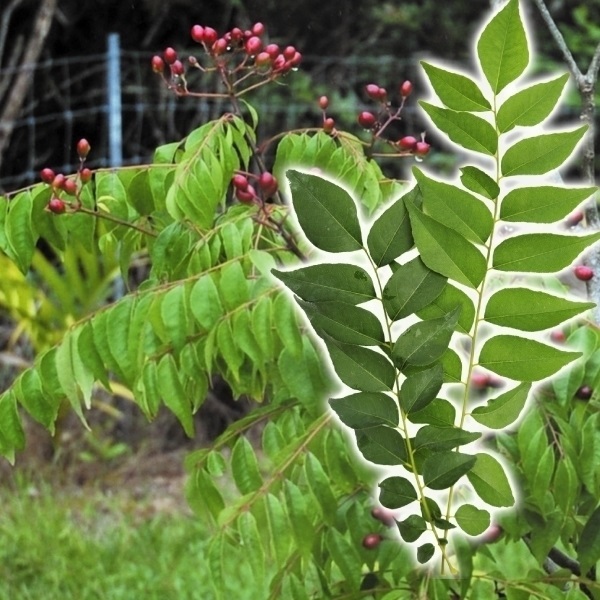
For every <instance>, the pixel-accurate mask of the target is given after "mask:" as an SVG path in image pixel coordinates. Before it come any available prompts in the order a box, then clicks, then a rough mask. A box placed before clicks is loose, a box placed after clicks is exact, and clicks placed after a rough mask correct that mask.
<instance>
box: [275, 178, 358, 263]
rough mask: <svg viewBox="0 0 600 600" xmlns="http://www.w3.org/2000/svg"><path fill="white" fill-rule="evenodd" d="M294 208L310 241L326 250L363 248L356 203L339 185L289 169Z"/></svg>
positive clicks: (338, 250)
mask: <svg viewBox="0 0 600 600" xmlns="http://www.w3.org/2000/svg"><path fill="white" fill-rule="evenodd" d="M286 174H287V177H288V179H289V182H290V189H291V192H292V202H293V204H294V210H295V213H296V216H297V218H298V222H299V223H300V227H302V230H303V231H304V233H305V235H306V237H307V238H308V239H309V241H310V242H311V243H312V244H313V245H314V246H316V247H317V248H319V249H321V250H325V251H327V252H350V251H353V250H360V249H361V248H362V234H361V230H360V223H359V221H358V213H357V210H356V204H355V203H354V200H353V199H352V197H351V196H350V195H349V194H348V192H346V191H345V190H344V189H342V188H341V187H340V186H338V185H335V184H334V183H331V182H330V181H327V180H326V179H323V178H322V177H318V176H316V175H309V174H308V173H301V172H299V171H294V170H288V171H287V172H286Z"/></svg>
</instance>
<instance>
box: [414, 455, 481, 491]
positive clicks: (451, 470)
mask: <svg viewBox="0 0 600 600" xmlns="http://www.w3.org/2000/svg"><path fill="white" fill-rule="evenodd" d="M475 460H476V459H475V457H474V456H469V455H468V454H461V453H460V452H436V453H435V454H432V455H431V456H429V457H428V458H426V459H425V462H424V463H423V482H424V483H425V485H426V486H427V487H430V488H431V489H432V490H445V489H446V488H449V487H451V486H453V485H454V484H455V483H456V482H457V481H458V480H459V479H460V478H461V477H462V476H463V475H465V474H466V473H468V472H469V470H470V469H471V468H472V467H473V465H474V464H475Z"/></svg>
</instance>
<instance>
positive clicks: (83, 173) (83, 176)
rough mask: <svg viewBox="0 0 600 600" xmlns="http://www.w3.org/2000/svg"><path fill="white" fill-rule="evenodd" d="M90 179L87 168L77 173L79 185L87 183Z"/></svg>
mask: <svg viewBox="0 0 600 600" xmlns="http://www.w3.org/2000/svg"><path fill="white" fill-rule="evenodd" d="M91 178H92V171H91V170H90V169H88V168H85V169H81V171H80V172H79V179H81V183H87V182H88V181H89V180H90V179H91Z"/></svg>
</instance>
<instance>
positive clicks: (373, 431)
mask: <svg viewBox="0 0 600 600" xmlns="http://www.w3.org/2000/svg"><path fill="white" fill-rule="evenodd" d="M356 445H357V446H358V449H359V451H360V452H361V454H362V455H363V456H364V457H365V458H366V459H367V460H369V461H371V462H372V463H375V464H376V465H392V466H393V465H402V464H405V463H406V462H407V460H408V458H407V454H406V448H405V446H404V438H403V437H402V435H401V434H400V433H399V432H398V430H396V429H392V428H391V427H386V426H385V425H378V426H376V427H369V428H367V429H358V430H357V431H356Z"/></svg>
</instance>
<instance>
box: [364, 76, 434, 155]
mask: <svg viewBox="0 0 600 600" xmlns="http://www.w3.org/2000/svg"><path fill="white" fill-rule="evenodd" d="M412 91H413V84H412V82H411V81H408V80H407V81H404V82H403V83H402V84H401V85H400V86H399V88H398V95H399V98H400V103H399V105H398V106H397V107H394V106H393V105H392V103H391V101H390V99H389V96H388V92H387V90H386V89H385V88H383V87H381V86H379V85H377V84H376V83H369V84H368V85H367V86H365V93H366V95H367V96H368V98H369V99H370V100H372V101H375V102H376V103H377V107H376V109H374V110H371V111H369V110H363V111H361V112H360V113H359V114H358V117H357V121H358V124H359V125H360V126H361V127H362V128H363V129H366V130H368V131H370V132H371V134H372V140H373V142H374V141H375V140H376V139H384V138H383V137H382V134H383V133H384V131H385V130H386V129H387V128H388V126H389V125H390V124H391V123H393V122H394V121H399V120H401V113H402V109H403V108H404V104H405V102H406V99H407V98H408V97H409V96H410V95H411V93H412ZM385 141H386V142H387V143H388V144H390V145H392V146H393V147H394V149H395V150H398V151H400V153H401V154H412V155H414V156H418V157H422V156H425V155H426V154H428V153H429V150H430V145H429V144H428V143H427V142H426V141H425V135H424V134H421V139H420V140H419V139H417V138H416V137H414V136H412V135H407V136H404V137H402V138H400V139H399V140H397V141H392V140H389V139H387V140H385Z"/></svg>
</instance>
